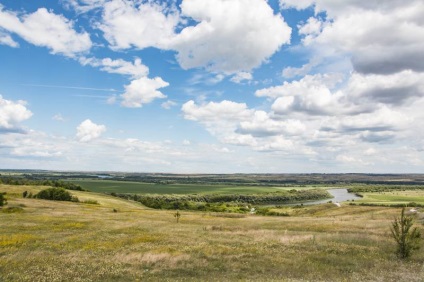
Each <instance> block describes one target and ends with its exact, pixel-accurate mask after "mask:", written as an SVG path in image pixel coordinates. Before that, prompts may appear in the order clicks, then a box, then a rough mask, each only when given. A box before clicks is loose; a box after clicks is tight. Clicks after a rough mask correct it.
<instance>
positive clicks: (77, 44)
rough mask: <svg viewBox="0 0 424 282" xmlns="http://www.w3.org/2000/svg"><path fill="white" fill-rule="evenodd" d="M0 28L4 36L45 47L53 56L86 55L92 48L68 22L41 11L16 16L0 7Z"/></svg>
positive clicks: (42, 9)
mask: <svg viewBox="0 0 424 282" xmlns="http://www.w3.org/2000/svg"><path fill="white" fill-rule="evenodd" d="M0 28H2V29H3V31H4V32H8V33H14V34H16V35H18V36H20V37H22V38H23V39H24V40H26V41H28V42H29V43H31V44H34V45H36V46H44V47H47V48H49V49H50V51H51V53H53V54H62V55H65V56H68V57H75V55H76V54H78V53H83V52H87V51H88V50H90V48H91V46H92V42H91V40H90V36H89V34H88V33H87V32H82V33H78V32H77V31H75V30H74V23H73V22H72V21H70V20H68V19H66V18H65V17H64V16H62V15H56V14H54V13H53V12H50V11H48V10H47V9H45V8H40V9H38V10H37V11H35V12H34V13H31V14H23V15H21V16H19V15H18V14H17V13H14V12H10V11H6V10H4V9H3V6H2V5H1V4H0ZM3 38H4V36H3ZM6 39H7V41H6V42H8V43H9V44H8V45H11V46H13V47H17V45H16V44H17V43H16V42H15V43H14V41H13V40H12V41H10V39H11V38H10V37H6ZM3 41H4V40H3Z"/></svg>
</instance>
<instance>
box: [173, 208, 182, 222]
mask: <svg viewBox="0 0 424 282" xmlns="http://www.w3.org/2000/svg"><path fill="white" fill-rule="evenodd" d="M174 217H175V218H176V219H177V223H178V222H179V221H180V217H181V214H180V212H179V211H177V212H176V213H174Z"/></svg>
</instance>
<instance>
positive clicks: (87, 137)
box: [77, 119, 106, 142]
mask: <svg viewBox="0 0 424 282" xmlns="http://www.w3.org/2000/svg"><path fill="white" fill-rule="evenodd" d="M105 131H106V126H104V125H99V124H95V123H93V122H92V121H91V120H89V119H86V120H85V121H83V122H81V124H80V125H78V127H77V138H78V140H79V141H81V142H88V141H91V140H93V139H96V138H99V137H100V135H101V134H102V133H103V132H105Z"/></svg>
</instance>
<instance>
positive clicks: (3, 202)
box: [0, 192, 7, 207]
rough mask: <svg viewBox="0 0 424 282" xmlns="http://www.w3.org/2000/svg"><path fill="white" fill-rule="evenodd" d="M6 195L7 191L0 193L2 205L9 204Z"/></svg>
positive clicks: (0, 205) (0, 204)
mask: <svg viewBox="0 0 424 282" xmlns="http://www.w3.org/2000/svg"><path fill="white" fill-rule="evenodd" d="M4 195H6V192H4V193H0V207H2V206H5V205H7V200H6V197H5V196H4Z"/></svg>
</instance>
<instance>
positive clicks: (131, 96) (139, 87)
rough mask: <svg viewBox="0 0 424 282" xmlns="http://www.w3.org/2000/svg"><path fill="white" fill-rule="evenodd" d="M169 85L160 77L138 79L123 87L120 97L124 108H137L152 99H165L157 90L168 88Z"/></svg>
mask: <svg viewBox="0 0 424 282" xmlns="http://www.w3.org/2000/svg"><path fill="white" fill-rule="evenodd" d="M168 85H169V83H168V82H166V81H164V80H163V79H162V78H160V77H155V78H153V79H151V78H147V77H140V78H138V79H135V80H133V81H131V83H130V84H129V85H126V86H125V92H124V94H122V95H121V98H122V99H123V100H122V103H121V104H122V105H123V106H124V107H130V108H139V107H142V105H143V104H147V103H150V102H152V101H153V100H154V99H160V98H166V95H164V94H163V93H162V92H160V91H159V90H157V89H159V88H162V87H166V86H168Z"/></svg>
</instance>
